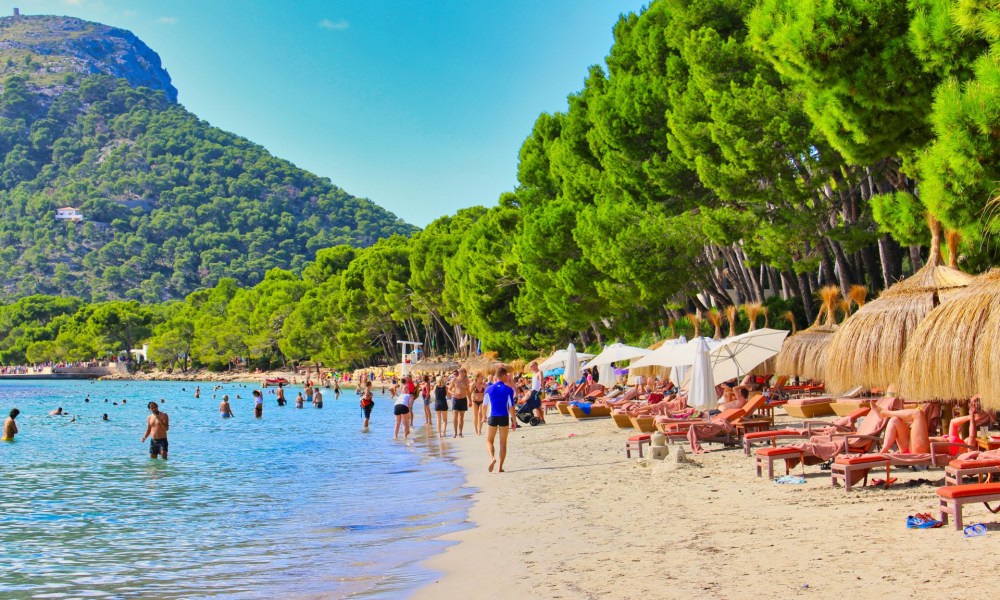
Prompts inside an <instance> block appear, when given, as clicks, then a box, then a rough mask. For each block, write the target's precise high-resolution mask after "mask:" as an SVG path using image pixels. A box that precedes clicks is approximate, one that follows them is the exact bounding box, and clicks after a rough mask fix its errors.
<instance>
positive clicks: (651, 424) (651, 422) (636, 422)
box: [629, 415, 656, 433]
mask: <svg viewBox="0 0 1000 600" xmlns="http://www.w3.org/2000/svg"><path fill="white" fill-rule="evenodd" d="M629 420H630V421H632V427H634V428H635V429H636V430H637V431H641V432H642V433H653V432H654V431H656V417H651V416H648V415H643V416H635V415H633V416H631V417H630V418H629Z"/></svg>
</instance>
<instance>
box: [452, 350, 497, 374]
mask: <svg viewBox="0 0 1000 600" xmlns="http://www.w3.org/2000/svg"><path fill="white" fill-rule="evenodd" d="M503 365H504V363H503V361H500V360H497V359H496V356H495V355H486V354H483V355H481V356H473V357H472V358H469V359H468V360H466V361H464V362H463V363H462V366H463V367H465V370H466V371H468V372H469V373H470V374H476V373H483V374H484V375H487V374H489V373H492V372H493V371H495V370H496V368H497V367H500V366H503Z"/></svg>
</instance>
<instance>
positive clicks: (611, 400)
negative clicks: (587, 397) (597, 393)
mask: <svg viewBox="0 0 1000 600" xmlns="http://www.w3.org/2000/svg"><path fill="white" fill-rule="evenodd" d="M618 392H619V391H618V390H612V391H611V392H610V393H608V394H606V395H604V396H601V397H600V398H595V399H594V402H596V403H598V404H605V405H607V406H610V407H611V408H621V407H623V406H627V405H628V404H631V403H632V402H635V401H637V400H638V399H639V390H637V389H635V388H629V389H628V390H626V391H625V393H624V394H621V395H620V396H619V395H618Z"/></svg>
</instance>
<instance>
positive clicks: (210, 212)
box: [0, 16, 415, 302]
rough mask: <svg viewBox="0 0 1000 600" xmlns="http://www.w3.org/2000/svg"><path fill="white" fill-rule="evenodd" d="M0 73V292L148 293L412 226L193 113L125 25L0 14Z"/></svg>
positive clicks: (257, 272) (173, 292)
mask: <svg viewBox="0 0 1000 600" xmlns="http://www.w3.org/2000/svg"><path fill="white" fill-rule="evenodd" d="M0 86H2V92H0V157H2V160H0V297H5V298H11V297H21V296H26V295H29V294H34V293H49V294H68V295H74V296H80V297H82V298H85V299H89V300H103V299H112V298H128V299H139V300H143V301H149V302H154V301H161V300H165V299H169V298H179V297H183V296H185V295H186V294H188V293H189V292H191V291H193V290H195V289H198V288H202V287H209V286H214V285H215V284H216V283H217V282H218V280H219V279H220V278H222V277H233V278H235V279H236V280H237V281H239V282H240V283H241V284H244V285H254V284H256V283H257V282H259V281H261V280H262V279H263V277H264V274H265V272H266V271H267V270H268V269H271V268H274V267H281V268H286V269H291V270H296V271H297V270H299V269H300V268H301V267H302V266H303V265H304V264H305V263H307V262H309V261H312V260H313V259H314V256H315V253H316V250H318V249H320V248H326V247H330V246H334V245H337V244H350V245H353V246H357V247H364V246H369V245H371V244H373V243H374V242H375V241H377V240H378V239H381V238H384V237H387V236H390V235H393V234H396V233H402V234H409V233H412V232H413V231H414V230H415V228H414V227H412V226H410V225H408V224H406V223H404V222H402V221H401V220H399V219H398V218H396V217H395V216H394V215H393V214H391V213H389V212H388V211H386V210H384V209H382V208H381V207H379V206H377V205H375V204H374V203H372V202H370V201H369V200H366V199H361V198H355V197H353V196H351V195H350V194H348V193H346V192H345V191H343V190H342V189H340V188H338V187H337V186H335V185H333V184H332V183H331V182H330V181H329V180H328V179H326V178H322V177H318V176H316V175H313V174H311V173H308V172H306V171H304V170H302V169H299V168H297V167H295V166H294V165H293V164H291V163H289V162H288V161H285V160H281V159H279V158H276V157H274V156H272V155H271V154H269V153H268V152H267V150H265V149H264V148H262V147H261V146H259V145H256V144H253V143H251V142H250V141H248V140H246V139H244V138H241V137H239V136H236V135H233V134H231V133H228V132H225V131H222V130H220V129H218V128H215V127H212V126H211V125H209V124H208V123H206V122H204V121H202V120H200V119H198V118H197V117H196V116H195V115H193V114H191V113H190V112H188V111H187V110H185V109H184V108H183V107H182V106H181V105H179V104H177V102H176V96H177V92H176V90H175V89H174V87H173V85H171V83H170V76H169V75H168V74H167V72H166V71H165V70H163V68H162V67H161V66H160V60H159V57H158V56H157V55H156V53H155V52H153V51H152V50H150V49H149V48H148V47H147V46H146V45H145V44H143V43H142V42H141V41H140V40H139V39H138V38H136V37H135V36H134V35H133V34H131V33H129V32H127V31H123V30H120V29H115V28H112V27H107V26H105V25H100V24H97V23H89V22H86V21H81V20H79V19H73V18H68V17H50V16H14V17H5V18H0ZM60 208H69V209H77V211H78V213H79V215H81V216H82V218H81V219H80V220H72V219H68V220H67V219H57V210H58V209H60ZM58 214H59V216H60V217H64V216H66V215H71V214H75V213H74V211H60V212H59V213H58Z"/></svg>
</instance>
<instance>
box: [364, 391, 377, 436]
mask: <svg viewBox="0 0 1000 600" xmlns="http://www.w3.org/2000/svg"><path fill="white" fill-rule="evenodd" d="M372 396H373V395H372V382H370V381H366V382H365V391H364V393H363V394H361V412H362V413H364V415H365V423H364V429H363V431H368V421H369V420H370V419H371V418H372V409H373V408H375V399H374V398H373V397H372Z"/></svg>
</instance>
